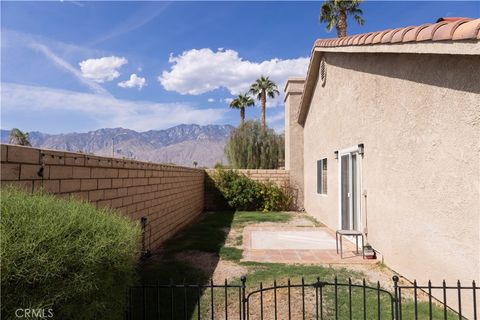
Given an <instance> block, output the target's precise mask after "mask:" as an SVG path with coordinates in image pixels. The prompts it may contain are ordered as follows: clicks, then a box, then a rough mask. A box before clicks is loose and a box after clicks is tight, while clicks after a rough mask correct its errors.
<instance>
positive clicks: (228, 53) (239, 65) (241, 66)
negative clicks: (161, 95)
mask: <svg viewBox="0 0 480 320" xmlns="http://www.w3.org/2000/svg"><path fill="white" fill-rule="evenodd" d="M169 62H170V63H171V64H172V66H171V69H170V71H163V72H162V74H161V75H160V76H159V77H158V80H159V81H160V83H161V84H162V86H163V87H164V88H165V89H166V90H170V91H176V92H179V93H181V94H190V95H199V94H203V93H205V92H209V91H212V90H215V89H218V88H222V87H223V88H227V89H228V90H229V91H230V93H231V94H233V95H236V94H239V93H243V92H245V91H247V90H248V88H249V87H250V85H251V83H252V82H253V81H254V80H255V79H257V78H258V77H260V76H261V75H265V76H269V77H270V78H271V79H272V80H273V81H275V82H276V83H277V85H278V89H279V91H282V89H283V86H284V84H285V82H286V80H287V78H288V77H292V76H305V75H306V72H307V67H308V62H309V59H308V58H296V59H286V60H282V59H271V60H266V61H262V62H253V61H248V60H243V59H242V58H241V57H240V56H239V54H238V52H236V51H234V50H218V51H217V52H213V51H212V50H211V49H208V48H205V49H192V50H188V51H185V52H183V53H182V54H181V55H178V56H174V55H171V56H170V59H169ZM278 101H281V100H278Z"/></svg>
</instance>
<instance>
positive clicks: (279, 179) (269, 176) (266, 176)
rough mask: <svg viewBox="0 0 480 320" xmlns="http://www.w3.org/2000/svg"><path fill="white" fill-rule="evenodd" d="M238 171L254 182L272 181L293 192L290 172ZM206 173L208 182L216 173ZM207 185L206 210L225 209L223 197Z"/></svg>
mask: <svg viewBox="0 0 480 320" xmlns="http://www.w3.org/2000/svg"><path fill="white" fill-rule="evenodd" d="M236 171H238V172H241V173H244V174H245V175H247V176H249V177H250V178H251V179H252V180H255V181H261V182H267V181H270V182H273V183H275V184H277V185H278V186H279V187H281V188H288V189H289V191H290V192H291V191H292V190H291V188H290V182H289V181H290V178H289V172H288V170H275V169H273V170H268V169H236ZM205 172H206V174H207V180H208V177H211V176H212V174H213V173H214V172H215V169H207V170H205ZM206 185H207V189H206V190H205V210H208V211H215V210H223V209H225V207H226V204H225V203H223V202H222V199H219V197H220V196H221V195H219V193H218V192H217V191H216V190H214V188H213V187H212V186H211V183H208V181H207V183H206ZM293 191H294V190H293ZM292 196H293V197H294V198H296V196H297V195H296V194H292ZM294 202H295V200H294ZM294 209H295V208H294Z"/></svg>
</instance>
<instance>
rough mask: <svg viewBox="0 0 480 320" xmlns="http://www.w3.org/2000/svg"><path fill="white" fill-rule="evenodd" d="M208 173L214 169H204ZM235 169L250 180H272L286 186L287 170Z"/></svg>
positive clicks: (211, 172)
mask: <svg viewBox="0 0 480 320" xmlns="http://www.w3.org/2000/svg"><path fill="white" fill-rule="evenodd" d="M205 171H206V173H207V174H208V175H211V174H213V173H214V172H215V169H207V170H205ZM235 171H238V172H241V173H243V174H245V175H247V176H248V177H250V178H251V179H252V180H255V181H261V182H267V181H270V182H273V183H275V184H277V185H278V186H280V187H282V188H283V187H288V184H289V173H288V171H287V170H280V169H278V170H277V169H236V170H235Z"/></svg>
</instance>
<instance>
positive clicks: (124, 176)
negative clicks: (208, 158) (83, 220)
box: [0, 144, 205, 249]
mask: <svg viewBox="0 0 480 320" xmlns="http://www.w3.org/2000/svg"><path fill="white" fill-rule="evenodd" d="M0 146H1V176H0V179H1V184H2V186H3V185H6V184H13V185H17V186H21V187H22V188H25V189H26V190H28V191H34V190H37V189H41V188H43V189H44V190H45V191H48V192H51V193H54V194H57V195H59V196H62V197H76V198H79V199H84V200H87V201H89V202H92V203H93V204H94V205H96V206H97V207H103V206H108V207H111V208H114V209H116V210H118V211H119V212H121V213H123V214H125V215H126V216H128V217H130V218H132V219H133V220H139V219H140V218H141V217H143V216H145V217H147V219H148V220H147V221H148V229H147V231H148V232H147V242H150V246H151V249H155V248H157V247H158V246H160V244H161V243H162V242H163V241H165V240H166V239H168V238H169V237H171V236H172V235H174V234H175V233H176V232H178V231H179V230H180V229H181V228H183V227H185V226H186V225H188V224H189V223H190V222H191V221H192V220H194V219H195V218H196V217H197V216H199V215H200V214H201V213H202V211H203V207H204V175H205V172H204V171H203V170H199V169H193V168H186V167H178V166H169V165H161V164H154V163H147V162H140V161H132V160H123V159H118V158H108V157H98V156H92V155H87V154H81V153H71V152H62V151H53V150H43V149H37V148H31V147H22V146H16V145H5V144H2V145H0ZM42 167H43V177H41V176H40V175H39V170H41V168H42Z"/></svg>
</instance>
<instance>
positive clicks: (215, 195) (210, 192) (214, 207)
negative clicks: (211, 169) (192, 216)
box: [204, 173, 233, 211]
mask: <svg viewBox="0 0 480 320" xmlns="http://www.w3.org/2000/svg"><path fill="white" fill-rule="evenodd" d="M204 197H205V198H204V210H205V211H223V210H233V209H232V207H230V205H229V204H228V202H227V200H226V199H225V197H224V196H223V194H222V193H221V192H220V190H218V188H217V186H216V185H215V181H214V180H213V179H212V177H211V176H210V175H209V174H207V173H205V191H204Z"/></svg>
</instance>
